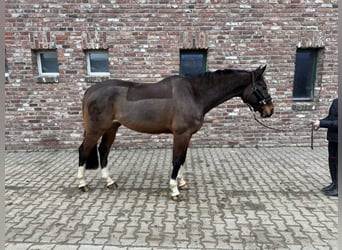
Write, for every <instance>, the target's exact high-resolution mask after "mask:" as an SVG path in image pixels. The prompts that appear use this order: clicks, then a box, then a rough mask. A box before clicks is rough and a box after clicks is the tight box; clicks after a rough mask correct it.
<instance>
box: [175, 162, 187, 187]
mask: <svg viewBox="0 0 342 250" xmlns="http://www.w3.org/2000/svg"><path fill="white" fill-rule="evenodd" d="M183 170H184V167H180V168H179V170H178V175H177V182H178V187H182V186H184V185H185V184H186V181H185V180H184V176H183Z"/></svg>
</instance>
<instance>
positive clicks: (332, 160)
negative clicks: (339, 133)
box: [328, 141, 338, 184]
mask: <svg viewBox="0 0 342 250" xmlns="http://www.w3.org/2000/svg"><path fill="white" fill-rule="evenodd" d="M328 153H329V170H330V175H331V180H332V182H333V183H334V184H337V176H338V174H337V170H338V142H331V141H329V143H328Z"/></svg>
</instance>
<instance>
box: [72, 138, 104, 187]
mask: <svg viewBox="0 0 342 250" xmlns="http://www.w3.org/2000/svg"><path fill="white" fill-rule="evenodd" d="M99 137H100V135H97V136H90V135H87V134H85V137H84V139H83V142H82V144H81V146H80V147H79V149H78V152H79V164H78V173H77V177H78V179H79V185H78V187H79V188H80V189H81V190H82V191H85V192H86V191H88V190H89V187H88V185H87V182H86V180H85V169H86V168H85V167H84V164H86V166H87V169H96V168H97V167H98V158H97V146H96V145H97V140H98V138H99Z"/></svg>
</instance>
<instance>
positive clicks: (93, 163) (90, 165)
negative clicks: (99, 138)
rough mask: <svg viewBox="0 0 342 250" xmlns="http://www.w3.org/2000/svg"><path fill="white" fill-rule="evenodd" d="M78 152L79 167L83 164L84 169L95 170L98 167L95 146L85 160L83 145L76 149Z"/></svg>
mask: <svg viewBox="0 0 342 250" xmlns="http://www.w3.org/2000/svg"><path fill="white" fill-rule="evenodd" d="M78 152H79V166H83V165H84V163H85V168H86V169H97V168H98V167H99V159H98V156H97V145H95V146H94V147H93V149H92V150H91V152H90V154H89V155H88V157H87V158H85V157H84V149H83V143H82V144H81V146H80V147H79V149H78Z"/></svg>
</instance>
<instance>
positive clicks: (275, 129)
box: [253, 113, 314, 150]
mask: <svg viewBox="0 0 342 250" xmlns="http://www.w3.org/2000/svg"><path fill="white" fill-rule="evenodd" d="M253 118H254V120H255V121H256V122H257V123H259V124H260V125H261V126H263V127H265V128H268V129H271V130H274V131H278V132H295V131H299V130H302V129H304V128H307V127H308V125H304V126H301V127H298V128H296V129H279V128H274V127H271V126H269V125H266V124H264V123H263V122H262V121H260V120H259V119H258V118H257V117H256V114H255V113H254V114H253ZM309 125H311V140H310V148H311V149H312V150H313V149H314V146H313V144H314V136H313V134H314V133H313V132H314V126H313V124H309Z"/></svg>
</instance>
